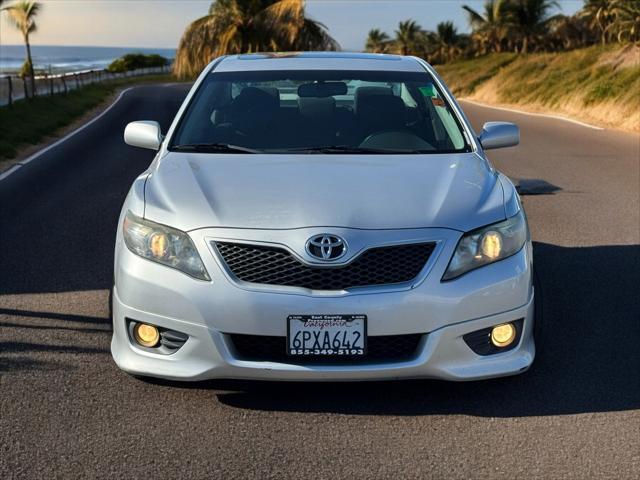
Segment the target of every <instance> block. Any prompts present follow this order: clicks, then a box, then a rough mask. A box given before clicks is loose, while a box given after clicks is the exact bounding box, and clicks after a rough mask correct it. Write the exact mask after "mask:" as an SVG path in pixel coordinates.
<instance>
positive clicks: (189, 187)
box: [145, 152, 505, 231]
mask: <svg viewBox="0 0 640 480" xmlns="http://www.w3.org/2000/svg"><path fill="white" fill-rule="evenodd" d="M503 197H504V195H503V191H502V187H501V183H500V181H499V180H498V176H497V175H496V173H495V172H494V171H493V170H492V169H491V168H490V167H489V165H488V164H487V162H486V161H485V160H483V159H482V158H481V157H480V156H478V155H477V154H475V153H466V154H446V155H445V154H437V155H307V154H303V155H289V154H287V155H275V154H268V155H266V154H265V155H261V154H258V155H241V154H239V155H236V154H229V155H220V154H217V155H210V154H198V153H176V152H170V153H168V154H167V155H166V156H165V157H163V158H162V159H161V160H160V161H158V162H157V163H156V164H154V167H153V168H152V169H151V173H150V175H149V177H148V179H147V182H146V186H145V217H146V218H148V219H150V220H152V221H156V222H159V223H163V224H166V225H170V226H173V227H175V228H179V229H181V230H184V231H189V230H194V229H197V228H206V227H230V228H253V229H289V228H303V227H320V226H326V227H329V226H331V227H347V228H361V229H400V228H423V227H439V228H453V229H457V230H462V231H468V230H472V229H474V228H476V227H479V226H482V225H487V224H490V223H493V222H497V221H500V220H503V219H504V218H505V209H504V198H503Z"/></svg>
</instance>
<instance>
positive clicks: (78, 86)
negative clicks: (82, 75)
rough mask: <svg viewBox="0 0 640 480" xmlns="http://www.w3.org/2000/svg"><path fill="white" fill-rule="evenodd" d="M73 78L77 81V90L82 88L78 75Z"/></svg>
mask: <svg viewBox="0 0 640 480" xmlns="http://www.w3.org/2000/svg"><path fill="white" fill-rule="evenodd" d="M73 77H74V78H75V79H76V88H80V79H79V77H78V74H77V73H74V74H73Z"/></svg>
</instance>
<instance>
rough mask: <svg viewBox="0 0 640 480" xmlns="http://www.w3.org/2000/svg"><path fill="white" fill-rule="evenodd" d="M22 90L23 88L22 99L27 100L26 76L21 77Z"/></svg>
mask: <svg viewBox="0 0 640 480" xmlns="http://www.w3.org/2000/svg"><path fill="white" fill-rule="evenodd" d="M22 88H24V98H29V90H27V76H26V75H23V76H22Z"/></svg>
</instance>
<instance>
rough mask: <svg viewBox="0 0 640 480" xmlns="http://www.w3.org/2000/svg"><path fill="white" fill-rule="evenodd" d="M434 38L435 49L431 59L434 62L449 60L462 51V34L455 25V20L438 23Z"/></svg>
mask: <svg viewBox="0 0 640 480" xmlns="http://www.w3.org/2000/svg"><path fill="white" fill-rule="evenodd" d="M432 38H433V42H434V44H435V51H434V52H433V57H432V58H431V59H430V61H432V62H433V63H445V62H449V61H451V60H452V59H453V58H454V57H455V56H457V55H459V54H460V53H462V48H461V44H462V36H461V35H459V34H458V29H457V28H456V27H455V26H454V25H453V22H440V23H438V25H437V26H436V31H435V34H433V37H432Z"/></svg>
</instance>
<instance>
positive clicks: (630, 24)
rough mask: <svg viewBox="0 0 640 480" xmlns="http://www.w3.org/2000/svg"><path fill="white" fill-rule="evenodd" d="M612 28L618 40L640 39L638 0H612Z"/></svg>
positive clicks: (639, 5)
mask: <svg viewBox="0 0 640 480" xmlns="http://www.w3.org/2000/svg"><path fill="white" fill-rule="evenodd" d="M613 14H614V22H613V28H614V30H615V33H616V38H617V39H618V41H619V42H622V41H624V40H628V41H630V42H637V41H639V40H640V1H637V0H634V1H629V2H625V1H622V0H617V1H616V0H614V5H613Z"/></svg>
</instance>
